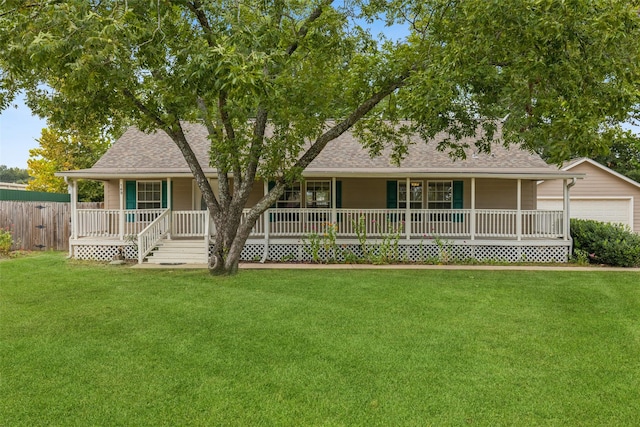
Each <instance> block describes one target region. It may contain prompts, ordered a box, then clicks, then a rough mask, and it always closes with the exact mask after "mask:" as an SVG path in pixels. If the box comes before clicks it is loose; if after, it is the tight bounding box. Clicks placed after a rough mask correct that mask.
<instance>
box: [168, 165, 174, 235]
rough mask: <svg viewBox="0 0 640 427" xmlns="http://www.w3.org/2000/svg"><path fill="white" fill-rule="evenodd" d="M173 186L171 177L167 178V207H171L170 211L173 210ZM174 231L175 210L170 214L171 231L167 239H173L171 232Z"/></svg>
mask: <svg viewBox="0 0 640 427" xmlns="http://www.w3.org/2000/svg"><path fill="white" fill-rule="evenodd" d="M172 186H173V182H171V178H167V209H169V211H173V210H172V209H171V202H172V201H173V200H171V193H172V191H171V187H172ZM172 231H173V212H171V214H169V233H167V239H168V240H171V232H172Z"/></svg>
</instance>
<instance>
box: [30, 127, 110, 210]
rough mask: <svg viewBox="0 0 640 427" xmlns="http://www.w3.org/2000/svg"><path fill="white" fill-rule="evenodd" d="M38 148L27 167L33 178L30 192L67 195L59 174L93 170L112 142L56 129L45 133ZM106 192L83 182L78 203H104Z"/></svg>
mask: <svg viewBox="0 0 640 427" xmlns="http://www.w3.org/2000/svg"><path fill="white" fill-rule="evenodd" d="M38 144H39V145H38V147H37V148H33V149H31V150H29V159H28V160H27V166H28V170H29V175H31V176H32V177H33V179H32V180H31V181H29V185H28V186H27V189H28V190H34V191H45V192H49V193H66V192H67V183H65V182H64V179H63V178H62V177H59V176H55V173H56V172H60V171H69V170H76V169H85V168H90V167H91V166H93V164H94V163H95V162H96V161H98V159H99V158H100V157H102V155H103V154H104V153H105V152H106V151H107V148H109V145H110V144H111V141H110V140H109V138H107V137H104V136H100V135H96V134H91V133H90V132H83V133H80V132H78V131H74V130H60V129H55V128H53V127H48V128H44V129H42V132H41V135H40V139H38ZM103 200H104V190H103V185H102V183H101V182H97V181H82V182H80V183H79V184H78V201H81V202H101V201H103Z"/></svg>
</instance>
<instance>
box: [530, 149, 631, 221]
mask: <svg viewBox="0 0 640 427" xmlns="http://www.w3.org/2000/svg"><path fill="white" fill-rule="evenodd" d="M562 170H563V171H566V172H575V173H580V174H584V175H585V178H584V179H583V180H581V181H579V182H577V183H576V185H575V186H574V187H573V188H572V189H571V211H570V215H571V218H580V219H593V220H596V221H603V222H611V223H618V224H624V225H627V226H629V227H630V228H631V229H632V230H633V231H635V232H636V233H638V232H640V183H637V182H636V181H634V180H632V179H630V178H627V177H626V176H624V175H621V174H619V173H618V172H616V171H614V170H611V169H609V168H608V167H606V166H604V165H602V164H600V163H598V162H596V161H593V160H591V159H587V158H580V159H575V160H572V161H570V162H568V163H566V164H565V165H563V167H562ZM561 206H562V186H561V185H559V184H558V182H557V181H556V182H554V181H546V180H545V181H542V182H540V183H539V184H538V208H540V209H559V208H560V207H561Z"/></svg>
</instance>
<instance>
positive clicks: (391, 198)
mask: <svg viewBox="0 0 640 427" xmlns="http://www.w3.org/2000/svg"><path fill="white" fill-rule="evenodd" d="M397 207H398V181H387V209H396V208H397Z"/></svg>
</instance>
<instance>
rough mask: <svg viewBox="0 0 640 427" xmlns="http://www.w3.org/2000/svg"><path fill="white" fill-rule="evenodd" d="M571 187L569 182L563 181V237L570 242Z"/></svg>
mask: <svg viewBox="0 0 640 427" xmlns="http://www.w3.org/2000/svg"><path fill="white" fill-rule="evenodd" d="M568 218H569V186H568V185H567V180H566V179H563V180H562V228H563V230H562V235H563V239H564V240H569V232H568V231H569V227H568V226H567V224H569V220H568Z"/></svg>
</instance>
